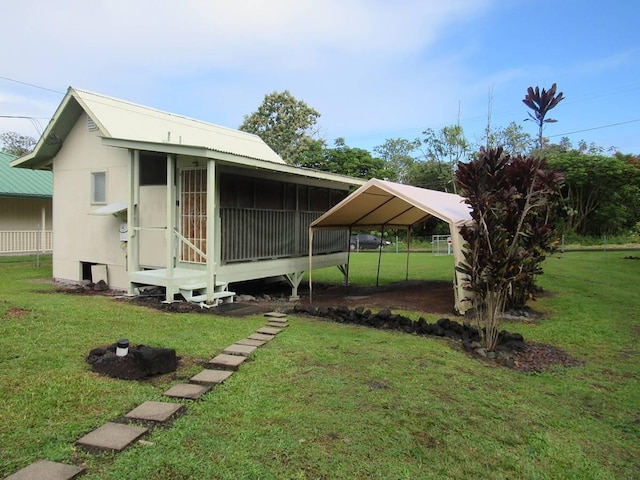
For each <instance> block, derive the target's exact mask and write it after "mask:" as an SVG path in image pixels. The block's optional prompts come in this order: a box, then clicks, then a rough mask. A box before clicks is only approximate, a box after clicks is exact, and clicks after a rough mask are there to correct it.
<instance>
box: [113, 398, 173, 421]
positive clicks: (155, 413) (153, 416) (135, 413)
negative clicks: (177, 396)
mask: <svg viewBox="0 0 640 480" xmlns="http://www.w3.org/2000/svg"><path fill="white" fill-rule="evenodd" d="M182 411H184V406H183V405H181V404H179V403H168V402H144V403H143V404H142V405H140V406H139V407H136V408H134V409H133V410H131V411H130V412H129V413H127V414H126V415H125V418H128V419H130V420H144V421H147V422H167V421H169V420H170V419H172V418H174V417H175V416H176V415H177V414H178V413H180V412H182Z"/></svg>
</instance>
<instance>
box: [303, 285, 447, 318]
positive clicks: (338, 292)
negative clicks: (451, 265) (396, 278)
mask: <svg viewBox="0 0 640 480" xmlns="http://www.w3.org/2000/svg"><path fill="white" fill-rule="evenodd" d="M303 295H304V296H303V297H302V299H301V301H300V302H299V303H302V304H307V305H308V304H309V303H310V302H309V292H308V290H306V291H303ZM312 298H313V302H312V303H313V305H316V306H346V307H350V308H354V307H359V306H363V307H367V308H389V309H395V310H411V311H417V312H423V313H433V314H438V315H453V314H455V311H454V308H453V306H454V303H455V298H454V294H453V287H452V284H451V282H439V281H424V280H407V281H403V282H396V283H392V284H389V285H382V286H379V287H360V286H354V285H349V286H345V285H324V284H319V285H315V284H314V285H313V297H312Z"/></svg>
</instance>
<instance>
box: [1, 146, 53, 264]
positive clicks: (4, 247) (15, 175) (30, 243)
mask: <svg viewBox="0 0 640 480" xmlns="http://www.w3.org/2000/svg"><path fill="white" fill-rule="evenodd" d="M15 158H16V157H14V156H13V155H9V154H8V153H4V152H0V255H20V254H25V253H36V252H51V247H52V235H51V196H52V187H53V179H52V177H51V172H34V171H30V170H22V169H18V168H11V165H10V164H11V162H12V161H14V160H15Z"/></svg>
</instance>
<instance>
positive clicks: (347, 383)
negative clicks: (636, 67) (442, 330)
mask: <svg viewBox="0 0 640 480" xmlns="http://www.w3.org/2000/svg"><path fill="white" fill-rule="evenodd" d="M626 255H629V253H628V252H624V253H620V252H614V251H607V252H577V253H567V254H565V255H563V256H562V257H561V258H560V257H558V256H555V257H552V258H550V259H549V260H548V261H547V263H546V265H545V270H546V273H545V275H543V276H542V277H541V278H540V282H539V283H540V284H541V285H542V286H543V287H544V289H545V291H546V292H547V293H546V294H545V295H544V296H543V297H542V298H541V299H539V300H538V301H537V302H536V303H534V304H533V305H532V306H533V307H534V308H535V309H537V310H539V311H542V312H544V313H545V315H546V316H545V319H544V320H543V321H541V322H536V323H529V324H521V323H520V324H507V325H505V328H507V329H508V330H511V331H518V332H521V333H522V334H523V335H524V336H525V338H527V339H529V340H534V341H537V342H542V343H551V344H553V345H556V346H558V347H560V348H562V349H564V350H566V351H567V352H569V353H570V354H572V355H574V356H576V357H578V358H580V359H582V360H584V361H585V365H584V366H583V367H573V368H568V369H563V368H558V369H555V370H554V371H552V372H549V373H544V374H536V375H527V374H522V373H517V372H515V371H511V370H508V369H506V368H503V367H496V366H493V365H491V364H488V363H484V362H481V361H478V360H475V359H473V358H470V357H469V356H467V355H466V354H464V353H463V352H461V351H460V350H458V349H456V348H453V347H452V346H451V345H450V344H449V343H447V341H445V340H443V339H434V338H421V337H417V336H411V335H404V334H400V333H397V332H389V331H376V330H371V329H366V328H363V327H356V326H350V325H341V324H333V323H328V322H322V321H319V320H316V319H311V318H305V317H296V316H290V318H289V321H290V323H291V326H290V327H289V328H288V329H287V330H286V331H285V332H283V333H282V334H280V335H279V336H278V337H277V338H276V339H275V340H273V341H272V342H270V343H269V344H267V345H266V346H264V347H261V348H260V349H259V350H258V351H257V352H256V353H255V354H254V355H253V361H251V362H247V363H245V364H244V365H243V366H242V367H241V369H240V371H239V372H237V373H236V374H235V375H233V376H232V377H231V378H230V379H229V380H228V381H227V382H226V383H225V384H224V385H222V386H220V387H216V388H215V389H214V390H213V391H212V392H211V393H210V394H208V395H207V396H206V397H204V398H203V399H202V400H201V401H199V402H196V403H188V411H187V414H186V415H184V416H182V417H180V418H179V419H178V420H176V421H175V422H174V423H173V425H172V426H170V427H167V428H158V429H156V430H154V431H153V432H152V433H151V434H150V435H149V436H148V437H147V440H148V441H149V442H151V444H148V445H141V444H136V445H134V446H132V447H131V448H129V449H128V450H126V451H125V452H122V453H120V454H117V455H111V454H103V455H97V456H94V455H90V454H86V453H84V452H82V451H81V450H78V449H76V448H75V447H74V441H75V440H77V439H78V438H79V437H80V436H82V435H83V434H85V433H87V432H88V431H90V430H93V429H95V428H97V427H99V426H101V425H102V424H104V423H105V422H107V421H110V420H113V419H116V418H117V417H119V416H121V415H123V414H125V413H126V412H128V411H129V410H131V409H132V408H134V407H136V406H137V405H139V404H140V403H142V402H144V401H146V400H164V399H163V397H162V392H163V391H164V390H166V389H167V388H168V387H169V386H170V385H172V384H175V383H179V382H180V381H184V379H186V378H188V377H190V376H192V375H193V374H195V373H197V372H198V371H199V370H200V369H201V367H199V366H198V362H200V361H206V360H208V359H210V358H211V357H212V356H213V355H215V354H216V353H218V352H220V351H221V350H222V349H223V348H224V347H226V346H228V345H229V344H231V343H233V341H235V340H238V339H240V338H243V337H244V336H246V335H248V334H250V333H252V332H254V331H255V330H256V329H257V328H258V327H260V326H262V325H264V323H265V319H264V318H263V317H260V316H256V317H248V318H243V319H237V318H222V317H217V316H215V315H214V314H206V315H202V314H167V313H161V312H158V311H156V310H150V309H146V308H143V307H139V306H135V305H130V304H127V303H124V302H120V301H116V300H113V299H109V298H102V297H86V296H75V295H68V294H62V293H55V292H54V289H53V286H52V285H50V284H49V283H46V282H43V281H41V280H40V279H45V278H47V277H49V276H50V274H51V270H50V259H46V261H45V264H44V265H43V267H41V268H35V267H34V265H35V262H34V261H33V259H25V258H0V289H1V290H0V291H1V292H2V294H1V295H0V318H1V320H0V325H1V331H2V335H1V336H0V367H1V368H0V412H2V415H0V476H6V475H8V474H11V473H13V472H15V471H16V470H18V469H20V468H22V467H24V466H26V465H28V464H29V463H31V462H33V461H34V460H36V459H38V458H45V459H48V460H52V461H60V462H66V463H75V464H84V465H86V466H87V469H88V470H87V474H86V475H85V476H84V477H82V478H87V479H118V480H122V479H218V478H220V479H360V478H362V479H369V478H375V479H417V478H421V479H422V478H424V479H430V478H433V479H442V478H453V479H468V478H483V479H503V478H504V479H506V478H510V479H558V478H562V479H620V478H622V479H625V478H628V479H632V478H640V384H639V380H640V365H639V361H638V359H639V357H638V355H639V348H638V337H639V334H640V302H639V301H638V298H637V297H638V283H639V280H640V261H638V260H625V259H623V257H624V256H626ZM352 261H353V263H352V281H353V282H355V283H366V282H369V283H372V282H373V281H374V279H375V270H376V265H375V263H376V261H377V255H375V254H370V253H361V254H355V255H353V256H352ZM404 262H406V257H405V256H404V255H396V254H388V253H385V254H384V255H383V269H384V271H385V274H384V275H383V277H384V279H385V280H384V281H396V280H402V279H404ZM411 262H412V264H411V269H410V278H433V279H438V280H442V279H450V278H451V260H450V257H433V256H431V255H427V254H421V255H413V256H412V260H411ZM314 278H316V279H319V280H322V281H331V280H332V279H333V281H340V277H339V275H336V274H335V273H334V272H333V271H330V270H326V271H319V272H316V273H314ZM381 279H382V277H381ZM410 314H411V316H412V317H414V318H415V319H417V318H418V316H421V315H423V314H422V313H421V312H410ZM427 320H429V321H434V320H435V318H429V317H427ZM123 336H124V337H128V338H129V339H130V340H131V341H132V342H133V343H145V344H148V345H153V346H165V347H171V348H175V349H176V350H177V351H178V354H179V355H181V356H182V357H183V359H184V361H185V363H187V364H188V365H190V366H189V367H188V368H186V369H181V370H180V371H179V372H178V374H177V376H178V377H180V378H170V377H169V378H166V379H164V380H163V381H162V382H157V381H156V382H142V383H137V382H127V381H121V380H114V379H108V378H103V377H99V376H96V375H94V374H93V373H91V372H90V370H89V369H88V368H87V364H86V363H85V361H84V357H85V356H86V354H87V353H88V351H89V350H90V349H91V348H93V347H94V346H97V345H102V344H107V343H111V342H113V341H115V340H116V339H118V338H120V337H123Z"/></svg>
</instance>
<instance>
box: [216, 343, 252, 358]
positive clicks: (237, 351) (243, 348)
mask: <svg viewBox="0 0 640 480" xmlns="http://www.w3.org/2000/svg"><path fill="white" fill-rule="evenodd" d="M257 348H258V347H255V346H252V345H240V344H237V343H234V344H233V345H229V346H228V347H227V348H225V349H224V353H228V354H229V355H242V356H245V357H246V356H248V355H250V354H252V353H253V352H255V351H256V349H257Z"/></svg>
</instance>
